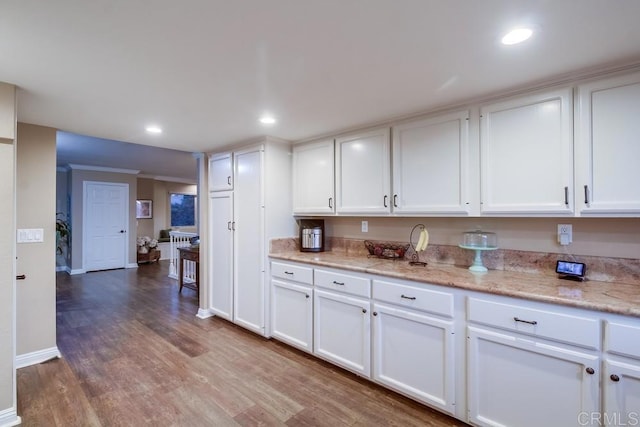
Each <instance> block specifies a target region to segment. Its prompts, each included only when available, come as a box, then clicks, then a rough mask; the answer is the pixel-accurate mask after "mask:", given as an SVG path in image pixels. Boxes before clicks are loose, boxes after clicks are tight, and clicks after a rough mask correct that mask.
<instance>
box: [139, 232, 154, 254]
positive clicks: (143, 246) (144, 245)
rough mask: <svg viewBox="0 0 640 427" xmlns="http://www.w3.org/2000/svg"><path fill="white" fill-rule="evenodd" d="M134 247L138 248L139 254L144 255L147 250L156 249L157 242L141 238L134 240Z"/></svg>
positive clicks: (145, 237)
mask: <svg viewBox="0 0 640 427" xmlns="http://www.w3.org/2000/svg"><path fill="white" fill-rule="evenodd" d="M136 245H137V246H138V252H139V253H141V254H146V253H149V250H151V249H155V248H157V247H158V241H157V240H156V239H152V238H151V237H149V236H142V237H138V238H137V239H136Z"/></svg>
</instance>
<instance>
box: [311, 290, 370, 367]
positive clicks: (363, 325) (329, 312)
mask: <svg viewBox="0 0 640 427" xmlns="http://www.w3.org/2000/svg"><path fill="white" fill-rule="evenodd" d="M314 308H315V311H314V334H313V338H314V341H313V344H314V346H313V347H314V350H313V352H314V353H315V354H316V355H317V356H320V357H322V358H323V359H327V360H329V361H331V362H333V363H335V364H336V365H339V366H342V367H343V368H345V369H348V370H350V371H353V372H355V373H357V374H360V375H363V376H365V377H370V373H371V338H370V337H371V317H370V313H369V311H370V302H369V300H368V299H364V298H358V297H354V296H349V295H344V294H339V293H337V292H328V291H324V290H319V289H316V290H315V292H314Z"/></svg>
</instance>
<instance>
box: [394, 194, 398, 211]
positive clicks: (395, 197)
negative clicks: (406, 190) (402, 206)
mask: <svg viewBox="0 0 640 427" xmlns="http://www.w3.org/2000/svg"><path fill="white" fill-rule="evenodd" d="M393 207H394V208H397V207H398V195H397V194H394V195H393Z"/></svg>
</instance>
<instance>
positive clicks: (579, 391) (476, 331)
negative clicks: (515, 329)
mask: <svg viewBox="0 0 640 427" xmlns="http://www.w3.org/2000/svg"><path fill="white" fill-rule="evenodd" d="M468 337H469V338H468V339H469V347H468V355H467V357H468V359H467V363H468V384H467V386H468V399H469V402H468V405H469V422H471V423H473V424H477V425H481V426H518V427H527V426H531V427H539V426H563V427H564V426H579V425H591V424H580V418H579V417H580V414H582V413H586V414H592V413H596V412H597V411H598V409H599V400H600V393H599V377H600V375H599V369H598V368H599V366H598V365H599V363H598V356H597V355H592V354H589V353H582V352H580V351H576V350H575V349H572V348H569V347H564V346H555V345H550V344H548V343H542V342H539V341H535V340H532V339H528V338H526V337H524V336H519V335H518V334H505V333H499V332H495V331H490V330H486V329H482V328H476V327H473V326H470V327H469V328H468Z"/></svg>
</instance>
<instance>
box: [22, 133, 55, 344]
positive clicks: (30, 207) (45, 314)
mask: <svg viewBox="0 0 640 427" xmlns="http://www.w3.org/2000/svg"><path fill="white" fill-rule="evenodd" d="M16 149H17V165H16V189H17V194H16V213H17V216H16V225H17V228H42V229H44V242H43V243H18V244H17V245H16V255H17V261H16V274H24V275H25V276H26V279H25V280H21V281H19V282H17V286H16V354H17V355H23V354H27V353H32V352H35V351H39V350H44V349H50V348H53V347H55V346H56V275H55V259H56V229H55V217H56V200H55V193H54V192H53V191H52V190H53V182H55V180H56V130H55V129H52V128H48V127H42V126H35V125H29V124H24V123H19V124H18V132H17V144H16Z"/></svg>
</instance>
